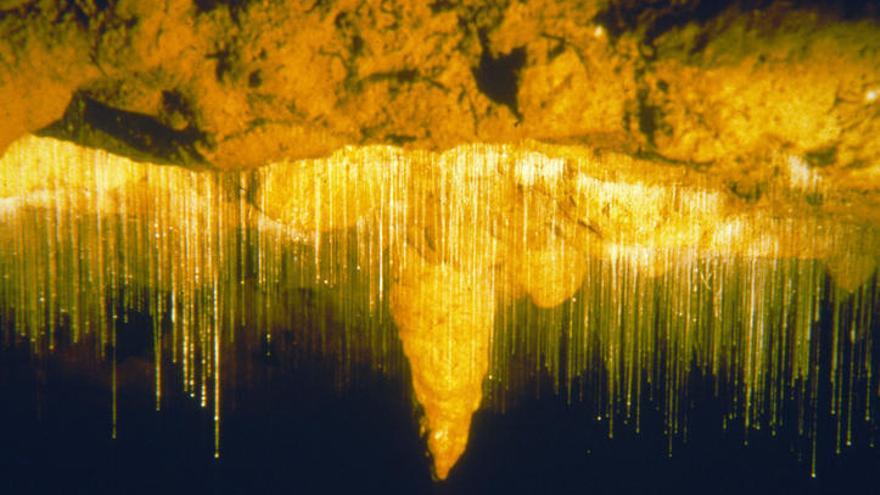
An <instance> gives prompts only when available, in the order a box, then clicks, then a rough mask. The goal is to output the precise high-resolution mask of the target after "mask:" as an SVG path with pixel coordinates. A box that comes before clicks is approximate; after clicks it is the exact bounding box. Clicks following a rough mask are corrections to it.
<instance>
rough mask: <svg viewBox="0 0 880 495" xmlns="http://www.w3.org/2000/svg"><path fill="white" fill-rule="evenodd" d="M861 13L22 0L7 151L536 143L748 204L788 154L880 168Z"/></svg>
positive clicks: (190, 156) (189, 157)
mask: <svg viewBox="0 0 880 495" xmlns="http://www.w3.org/2000/svg"><path fill="white" fill-rule="evenodd" d="M802 3H803V2H802ZM863 4H864V5H862V6H859V5H857V6H855V7H852V6H850V7H847V9H848V10H847V9H844V8H839V9H836V10H835V9H828V8H827V7H824V10H820V8H819V7H817V6H813V5H809V4H807V5H801V6H799V7H797V8H795V7H793V6H792V5H791V4H789V3H787V2H776V3H774V2H757V3H755V2H748V3H742V4H739V3H736V4H733V5H724V4H720V3H719V2H699V1H674V2H629V1H625V2H608V1H605V0H596V1H592V2H582V1H569V0H539V1H529V2H512V1H491V2H490V1H474V0H460V1H454V0H450V1H444V0H439V1H435V2H408V1H403V0H383V1H379V0H375V1H374V0H352V1H325V0H310V1H295V0H286V1H281V0H272V1H269V0H266V1H257V0H251V1H242V2H232V1H223V0H167V1H164V2H140V1H135V0H116V1H107V0H76V1H58V0H30V1H28V0H16V1H8V0H7V1H4V2H2V3H0V32H2V33H3V36H2V40H3V41H2V42H0V108H2V109H3V110H2V112H3V114H2V119H0V121H2V124H0V147H4V148H5V146H6V145H8V143H10V142H11V141H13V140H14V139H16V138H17V137H19V136H21V135H22V134H24V133H28V132H35V131H40V130H42V132H43V133H46V134H50V135H54V136H58V137H63V138H66V139H72V140H75V141H78V142H81V143H84V144H88V145H91V146H96V147H101V148H106V149H110V150H112V151H114V152H116V153H119V154H123V155H127V156H131V157H134V158H137V159H148V160H151V161H162V162H169V163H177V164H184V165H198V164H200V165H209V166H214V167H219V168H244V167H253V166H259V165H264V164H266V163H268V162H271V161H276V160H280V159H296V158H304V157H313V156H324V155H327V154H329V153H330V152H332V151H333V150H335V149H338V148H340V147H342V146H344V145H367V144H380V143H383V144H395V145H401V146H404V147H408V148H419V149H430V150H438V149H446V148H449V147H451V146H453V145H456V144H460V143H466V142H517V141H520V140H523V139H536V140H540V141H544V142H553V143H565V144H580V145H585V146H589V147H592V148H610V149H613V150H615V151H621V152H626V153H630V154H637V155H640V156H642V157H648V158H652V159H654V160H656V161H657V162H659V163H663V162H667V163H668V162H683V163H690V164H692V165H694V166H697V167H701V168H710V167H714V169H715V170H716V171H717V172H718V174H720V175H722V176H724V177H725V178H726V180H729V181H731V182H732V183H733V184H734V185H733V186H732V187H735V188H737V190H738V191H739V192H740V193H741V194H743V195H745V196H749V195H754V194H760V191H761V188H762V187H763V185H764V184H765V183H766V181H767V177H766V174H765V173H764V171H762V170H761V167H760V166H757V167H756V166H753V164H754V163H760V162H761V156H762V153H764V152H766V150H767V149H768V148H770V147H784V148H789V149H791V151H792V152H794V153H800V154H803V155H804V156H806V157H807V158H808V161H809V164H810V165H811V166H819V167H825V168H829V167H830V168H835V167H837V168H840V169H845V170H853V169H859V168H864V167H871V166H874V165H876V164H877V161H878V157H880V145H878V144H877V143H878V140H876V139H874V136H876V134H877V131H878V127H880V123H878V122H880V120H878V116H877V115H878V110H877V109H878V105H880V103H878V102H877V100H878V98H877V94H878V92H880V69H878V67H880V63H878V60H880V27H878V24H877V22H876V14H877V12H876V8H874V9H873V10H871V9H872V7H870V2H863ZM872 95H873V97H872ZM65 110H66V111H65ZM53 122H55V123H54V124H53ZM50 124H51V125H50ZM47 126H48V127H47Z"/></svg>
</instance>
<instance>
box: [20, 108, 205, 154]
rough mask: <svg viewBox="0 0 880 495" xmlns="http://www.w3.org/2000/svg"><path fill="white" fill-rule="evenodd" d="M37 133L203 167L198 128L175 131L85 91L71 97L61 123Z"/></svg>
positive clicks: (116, 150)
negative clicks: (105, 103)
mask: <svg viewBox="0 0 880 495" xmlns="http://www.w3.org/2000/svg"><path fill="white" fill-rule="evenodd" d="M37 134H39V135H43V136H50V137H55V138H59V139H66V140H71V141H75V142H78V143H81V144H84V145H86V146H93V147H97V148H103V149H106V150H108V151H110V152H112V153H116V154H120V155H124V156H128V157H130V158H132V159H134V160H139V161H149V162H154V163H168V164H179V165H190V166H204V165H205V163H206V160H205V159H204V158H203V157H202V156H201V155H200V154H199V152H198V150H196V148H195V143H196V142H197V141H200V140H202V139H203V137H204V136H203V135H202V133H201V132H199V131H198V130H197V129H194V128H192V127H187V128H185V129H183V130H179V131H178V130H174V129H172V128H169V127H167V126H165V125H163V124H162V123H161V122H159V121H158V120H156V119H155V118H153V117H150V116H147V115H143V114H139V113H134V112H127V111H124V110H119V109H116V108H112V107H109V106H107V105H104V104H103V103H100V102H97V101H95V100H93V99H91V98H89V97H88V96H86V95H85V94H83V93H78V94H76V95H75V96H74V98H73V99H72V100H71V102H70V105H69V106H68V107H67V111H66V112H65V114H64V116H63V117H62V119H61V120H59V121H58V122H56V123H54V124H51V125H50V126H48V127H46V128H44V129H42V130H40V131H39V132H38V133H37Z"/></svg>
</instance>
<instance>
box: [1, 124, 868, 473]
mask: <svg viewBox="0 0 880 495" xmlns="http://www.w3.org/2000/svg"><path fill="white" fill-rule="evenodd" d="M775 159H777V160H778V161H779V162H778V165H780V167H779V169H780V170H782V171H783V173H782V174H780V177H779V178H778V181H777V182H776V183H774V184H772V187H771V189H770V191H771V193H772V194H770V193H768V195H767V197H765V198H764V199H762V200H761V201H762V203H760V205H759V207H756V206H753V205H746V204H744V203H743V202H742V201H741V200H740V199H738V198H736V197H734V196H733V195H732V194H731V193H730V192H729V191H727V190H725V189H724V188H723V187H721V186H719V185H717V184H713V183H712V182H711V181H710V180H708V179H707V178H705V177H702V176H699V175H697V174H696V173H694V172H693V171H689V170H687V169H684V168H681V169H674V168H672V167H671V166H670V167H669V168H667V169H663V170H660V171H659V172H658V171H657V170H658V169H657V167H656V165H654V164H649V163H645V162H642V161H640V160H638V159H635V158H632V157H629V156H626V155H622V154H615V153H611V152H603V153H602V154H601V155H600V154H593V153H591V152H590V151H589V150H585V149H582V148H580V149H575V148H567V147H552V146H546V145H537V144H535V143H525V144H522V145H518V146H509V145H470V146H462V147H458V148H454V149H451V150H448V151H446V152H443V153H428V152H418V151H412V152H411V151H404V150H400V149H396V148H390V147H367V148H346V149H343V150H341V151H339V152H337V153H335V154H333V155H332V156H330V157H328V158H326V159H321V160H310V161H300V162H293V163H276V164H272V165H269V166H266V167H264V168H262V169H260V170H258V171H256V172H250V173H245V172H242V173H214V172H194V171H190V170H185V169H182V168H178V167H168V166H159V165H153V164H141V163H134V162H132V161H130V160H127V159H124V158H120V157H117V156H114V155H110V154H108V153H105V152H101V151H95V150H89V149H84V148H80V147H77V146H75V145H72V144H69V143H63V142H59V141H56V140H52V139H47V138H35V137H28V138H26V139H23V140H21V141H20V142H18V143H16V144H15V145H13V146H12V147H10V149H9V151H8V152H7V153H6V154H5V155H4V156H3V157H2V159H0V220H2V221H3V225H4V228H3V229H2V230H0V273H2V279H0V323H4V322H5V321H6V320H3V318H6V319H8V320H9V321H10V325H9V326H10V327H11V328H13V329H14V330H15V332H16V334H17V338H19V339H22V340H25V341H27V342H29V343H30V344H31V346H32V348H33V349H34V351H35V352H46V351H51V350H52V349H53V348H54V345H55V341H56V339H58V338H60V337H59V336H58V329H59V328H60V327H61V326H62V325H69V327H70V329H71V332H70V339H71V341H73V342H81V343H91V344H92V345H94V348H95V349H96V351H97V352H98V353H99V354H101V355H102V356H103V355H104V354H103V353H104V352H105V349H108V348H109V349H111V350H112V349H115V343H116V342H117V338H118V336H117V335H116V334H115V332H114V331H113V329H114V328H116V326H115V325H114V323H113V321H114V320H115V319H117V318H119V317H124V315H125V314H127V313H126V310H128V309H132V310H138V311H144V312H146V313H148V314H150V315H151V316H152V317H153V318H152V320H153V325H154V328H153V331H154V335H153V342H154V353H155V356H154V359H155V363H154V364H155V369H154V374H155V377H154V378H155V384H156V398H155V401H156V408H157V409H158V408H160V407H161V403H162V387H163V377H164V376H166V375H167V374H165V373H163V369H162V366H163V363H165V362H167V361H171V362H173V363H175V364H176V365H177V366H179V368H180V371H181V376H182V378H181V383H180V384H179V386H180V387H181V388H182V389H183V390H184V391H185V392H187V393H188V394H190V395H191V396H192V397H194V398H195V399H196V400H198V402H199V404H201V405H202V406H203V407H205V408H206V409H207V410H209V411H210V413H211V417H212V419H213V422H214V428H215V431H214V435H215V455H219V454H220V437H221V431H220V425H221V417H222V407H221V398H222V396H223V394H221V391H222V388H223V386H224V384H223V379H222V375H221V372H222V373H226V371H225V370H227V369H230V366H229V365H228V364H229V360H230V359H233V358H232V357H231V356H230V354H234V353H229V352H228V349H229V347H230V346H234V345H245V344H244V343H243V342H247V339H248V338H251V337H252V335H253V333H254V332H253V331H242V330H243V329H244V328H245V327H246V328H249V329H252V328H257V329H262V330H263V331H264V332H265V335H264V336H265V338H266V340H269V339H271V331H272V329H273V327H274V326H278V325H276V324H275V323H274V321H275V320H276V319H277V318H280V317H279V316H278V315H277V313H278V312H284V311H285V310H286V308H290V307H292V306H295V305H294V304H292V303H290V298H291V297H292V296H291V294H296V293H298V289H301V288H309V289H313V290H316V291H317V290H320V291H328V290H333V291H335V294H336V302H335V304H336V307H337V308H338V312H339V315H340V317H339V320H340V322H341V323H340V325H342V326H344V328H345V331H346V334H345V338H346V339H348V340H347V345H348V346H349V347H350V348H358V346H361V347H363V348H364V349H366V350H365V351H364V355H369V356H370V359H372V360H373V362H374V364H375V366H376V369H377V370H380V369H381V370H389V369H394V365H393V363H394V362H395V360H394V358H393V356H392V355H391V351H389V350H388V349H389V348H391V347H392V346H390V345H389V344H388V339H389V338H390V339H393V338H396V337H395V336H394V334H390V335H391V337H387V338H386V337H385V333H383V331H384V330H383V329H384V328H385V327H386V326H387V325H388V323H387V322H391V321H393V322H394V324H395V325H396V327H397V330H398V331H399V337H400V340H401V342H402V343H403V352H404V355H405V356H406V358H407V359H408V360H409V363H410V368H411V371H412V379H413V390H414V392H415V397H416V399H417V400H418V401H419V403H420V404H421V406H422V409H423V411H424V423H423V424H424V427H425V430H426V433H427V435H428V437H427V438H428V447H429V449H430V450H431V453H432V456H433V460H434V472H435V474H436V476H437V477H438V478H444V477H446V476H447V475H448V473H449V471H450V469H452V467H453V466H454V465H455V463H456V462H457V460H458V459H459V457H460V456H461V454H462V452H463V451H464V449H465V447H466V444H467V438H468V432H469V429H470V421H471V416H472V414H473V412H474V411H475V410H476V409H477V408H478V407H480V404H481V403H482V402H483V401H485V400H486V398H487V397H491V400H492V401H498V402H500V403H502V404H503V402H504V400H505V397H506V394H507V390H508V387H510V386H511V380H512V379H513V378H512V377H511V373H512V371H511V370H510V369H509V367H508V366H506V365H507V363H508V361H507V360H508V359H509V353H510V352H514V351H515V350H517V349H520V348H521V346H527V347H528V351H529V352H537V353H539V354H540V355H541V359H540V360H539V362H540V363H541V364H540V365H539V366H541V367H542V368H544V369H546V370H548V371H549V372H550V373H552V374H553V376H555V377H556V381H557V383H556V385H557V388H558V389H559V390H560V391H565V392H566V393H569V394H573V393H574V392H573V391H572V390H571V387H573V386H574V380H573V377H577V376H580V375H582V374H584V373H590V372H593V371H597V372H601V373H596V374H595V376H603V377H605V380H606V381H605V382H604V383H594V384H593V385H594V386H595V389H591V390H590V391H589V392H590V393H595V394H598V395H601V396H602V397H603V399H602V404H604V406H603V407H604V408H603V410H601V411H597V416H602V417H603V418H607V419H608V420H609V432H610V433H611V432H613V423H614V421H615V418H619V417H620V416H621V415H622V416H623V417H625V418H629V419H631V420H632V422H633V423H634V424H635V425H636V428H638V427H639V418H640V412H639V411H640V409H639V408H640V407H641V406H640V405H641V404H642V402H643V398H644V397H647V396H651V394H652V393H656V392H657V391H658V390H660V389H661V388H662V390H664V391H665V393H666V394H668V396H665V397H664V398H663V400H662V407H663V408H664V414H665V416H666V418H667V421H668V425H667V426H668V430H669V432H670V437H671V436H673V435H675V434H677V433H680V432H682V431H684V430H685V429H686V425H687V422H686V414H685V412H686V409H687V401H686V391H687V389H688V380H689V376H690V374H689V373H690V370H692V369H694V368H697V369H700V370H704V371H705V372H706V373H708V374H711V375H712V376H713V377H715V378H716V379H718V380H722V381H726V382H729V383H730V384H732V385H731V387H730V390H729V391H728V393H729V394H730V395H731V398H732V402H733V403H734V404H736V407H737V409H736V410H735V411H732V413H731V417H739V418H742V420H743V423H744V424H745V426H747V427H758V426H760V425H761V424H762V423H763V424H767V425H769V426H770V427H771V428H776V427H777V426H778V425H779V424H780V423H781V421H782V419H781V418H782V413H781V411H780V409H781V408H782V404H783V403H785V401H786V400H788V399H787V398H788V397H791V396H792V394H791V393H790V392H791V391H792V390H798V391H799V393H798V394H797V397H798V399H797V401H798V402H797V407H798V408H799V409H798V411H799V414H800V416H799V421H801V422H802V423H803V428H802V431H804V435H805V436H806V437H808V438H811V439H813V441H815V434H816V431H815V430H816V427H815V421H814V418H815V414H817V413H816V412H815V409H816V408H815V401H816V400H817V397H818V384H819V382H820V380H822V379H824V378H823V377H827V378H829V379H830V383H831V384H832V389H833V390H832V393H833V394H834V397H835V399H834V400H835V402H834V411H835V414H837V416H836V417H837V418H839V420H838V421H839V423H838V429H837V433H836V434H837V438H836V440H835V441H836V445H837V446H840V445H844V444H847V445H848V444H849V442H850V436H851V431H852V418H853V417H857V416H861V417H868V418H872V417H873V416H872V414H873V412H872V411H870V410H867V411H861V412H860V411H855V410H853V409H852V407H851V406H852V404H853V403H854V397H856V396H857V395H858V394H859V393H863V394H867V395H872V394H873V395H876V394H877V393H878V392H880V385H878V384H877V383H876V382H877V380H876V377H875V375H874V373H873V370H872V369H871V363H872V362H874V358H873V355H872V352H874V351H873V344H872V340H871V339H872V338H873V336H872V335H871V331H870V329H871V325H872V323H871V308H872V304H875V301H874V300H873V299H872V297H874V298H876V297H877V294H880V288H878V287H877V284H878V282H877V277H875V276H874V273H875V271H876V266H877V253H878V252H880V249H878V246H880V232H878V226H876V225H870V224H869V225H864V224H860V223H858V222H856V221H853V220H851V219H849V220H847V221H845V222H843V221H838V219H837V218H835V217H833V216H832V215H830V214H824V213H822V212H821V211H819V210H815V209H813V210H810V209H807V208H805V207H804V206H803V205H807V204H810V203H808V200H815V195H816V194H819V193H822V194H825V193H826V192H827V191H826V189H825V188H826V185H825V184H823V183H822V182H821V181H820V177H819V175H818V174H817V173H816V172H815V171H813V170H811V169H810V168H809V166H808V165H807V164H806V163H805V162H804V161H803V160H802V159H800V158H797V157H789V156H787V155H784V154H781V153H780V154H779V156H777V157H776V158H775ZM786 166H787V167H786ZM823 264H824V265H826V266H827V270H828V272H830V273H831V275H832V278H833V280H834V281H835V283H836V284H837V286H838V287H840V289H843V290H839V291H838V290H835V291H834V293H833V294H830V295H829V294H824V291H825V289H824V283H823V277H824V274H825V270H823V268H822V267H823ZM872 277H873V278H872ZM872 280H873V283H872ZM142 294H146V295H145V296H141V295H142ZM823 296H828V297H831V299H832V301H833V304H834V305H835V308H837V310H839V309H840V308H842V307H847V308H850V309H849V310H848V311H849V312H850V313H851V314H850V315H849V316H847V315H843V316H840V317H839V318H838V319H839V320H840V321H844V320H845V321H846V322H847V323H846V324H839V325H836V326H835V328H834V329H833V332H834V335H833V339H832V340H833V345H832V349H831V350H830V352H832V353H834V354H833V356H834V358H833V359H832V367H831V369H830V370H829V371H828V375H822V376H820V375H819V373H818V371H817V369H818V368H817V367H818V361H817V358H816V352H817V350H818V347H817V346H818V345H819V339H817V338H816V336H815V333H816V332H815V329H814V328H813V326H814V325H815V322H816V319H817V315H818V312H819V304H820V301H821V300H822V297H823ZM847 298H854V299H847ZM852 300H855V301H858V303H851V302H850V303H846V301H852ZM108 301H109V302H110V304H105V303H106V302H108ZM525 301H527V302H525ZM524 304H525V305H526V307H527V308H540V309H541V310H540V311H534V310H531V309H529V310H526V311H523V310H522V306H523V305H524ZM845 304H849V306H845ZM108 308H109V309H108ZM364 315H366V316H367V317H366V318H365V317H364ZM389 315H390V316H391V318H388V316H389ZM563 316H564V317H563ZM846 318H849V319H846ZM562 321H565V322H566V323H565V324H564V325H563V324H562V323H561V322H562ZM163 322H167V325H170V327H171V328H170V331H169V332H166V331H165V330H166V329H164V328H163V327H162V326H163V325H164V324H166V323H163ZM355 322H356V324H355ZM314 324H315V325H318V323H314ZM655 325H660V327H659V328H660V330H659V331H658V330H657V328H655ZM362 327H365V328H362ZM290 331H295V330H290ZM562 332H564V336H565V340H566V341H567V342H568V345H567V346H566V347H565V348H564V352H565V353H567V354H566V355H565V356H564V359H563V358H562V357H561V355H562V353H563V348H561V347H560V344H559V342H560V340H561V338H562V336H563V333H562ZM535 335H537V336H538V337H535ZM249 336H251V337H249ZM535 338H538V340H537V343H536V344H529V343H530V342H533V339H535ZM780 342H782V343H784V345H780ZM596 346H598V347H596ZM823 352H825V351H824V350H823ZM659 355H662V356H665V359H664V361H663V362H664V363H665V364H663V365H662V366H661V364H660V360H658V359H657V357H656V356H659ZM353 356H354V354H353V351H350V350H347V351H346V353H345V354H344V355H343V356H342V357H339V358H338V359H339V360H340V366H341V367H343V368H344V369H351V367H350V362H348V361H346V360H350V359H354V357H353ZM105 358H107V359H109V360H111V362H113V363H115V351H112V352H111V353H110V355H108V356H105ZM490 358H491V359H490ZM563 363H564V366H565V367H566V368H565V369H561V367H562V366H563ZM846 367H850V368H852V369H851V370H850V369H849V368H846ZM844 368H846V369H847V370H848V371H847V372H846V373H844V372H843V371H842V370H843V369H844ZM114 369H115V364H114ZM233 369H234V367H233ZM490 369H491V370H492V380H490V381H489V382H488V383H489V384H488V385H485V384H484V378H485V377H486V376H487V374H488V373H489V370H490ZM114 376H115V375H114ZM561 377H567V381H566V380H563V379H562V378H561ZM645 377H650V381H649V382H645V381H644V380H643V378H645ZM858 380H862V381H863V382H866V383H867V384H868V388H866V389H865V390H863V391H859V390H854V388H853V387H854V385H853V384H854V383H856V381H858ZM113 383H114V384H116V382H115V379H114V382H113ZM859 383H862V382H859ZM484 387H488V390H489V392H490V394H489V395H488V396H487V397H484ZM651 387H656V388H653V389H652V388H651ZM872 387H873V388H872ZM112 401H113V402H112V405H111V406H112V408H113V411H114V413H115V408H116V402H115V401H116V387H115V386H114V395H113V398H112ZM865 407H870V401H868V402H867V405H866V406H865ZM811 415H812V416H811ZM114 418H115V414H114ZM114 427H115V420H114ZM670 445H671V444H670Z"/></svg>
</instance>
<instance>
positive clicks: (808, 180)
mask: <svg viewBox="0 0 880 495" xmlns="http://www.w3.org/2000/svg"><path fill="white" fill-rule="evenodd" d="M788 178H789V183H790V185H791V188H792V189H797V190H800V191H815V190H816V189H818V187H819V183H820V182H821V180H822V178H821V177H820V176H819V174H817V173H816V172H814V171H813V170H812V169H810V166H809V165H808V164H807V162H805V161H804V159H803V158H801V157H799V156H796V155H791V156H789V157H788Z"/></svg>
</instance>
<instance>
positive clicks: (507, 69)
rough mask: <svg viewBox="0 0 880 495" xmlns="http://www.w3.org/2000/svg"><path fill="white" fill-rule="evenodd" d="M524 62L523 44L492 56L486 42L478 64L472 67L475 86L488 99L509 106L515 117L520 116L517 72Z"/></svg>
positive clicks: (524, 51)
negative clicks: (508, 51) (507, 51)
mask: <svg viewBox="0 0 880 495" xmlns="http://www.w3.org/2000/svg"><path fill="white" fill-rule="evenodd" d="M525 63H526V49H525V47H524V46H520V47H517V48H514V49H513V50H511V51H510V53H506V54H500V55H498V56H497V57H493V56H492V54H491V52H490V50H489V48H488V46H486V43H485V42H484V43H483V53H482V54H481V55H480V65H478V66H477V67H475V68H474V69H473V74H474V79H476V81H477V88H478V89H479V90H480V92H482V93H483V94H484V95H486V96H487V97H489V99H490V100H492V101H494V102H495V103H499V104H501V105H505V106H506V107H507V108H509V109H510V110H511V111H512V112H513V114H514V115H515V116H516V118H517V119H521V118H522V116H521V115H520V113H519V106H518V105H517V92H518V89H519V73H520V70H521V69H522V68H523V66H524V65H525Z"/></svg>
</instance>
